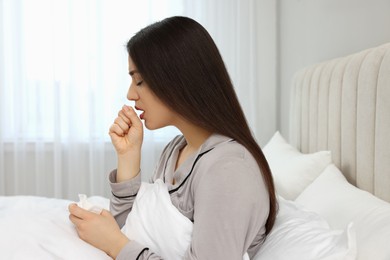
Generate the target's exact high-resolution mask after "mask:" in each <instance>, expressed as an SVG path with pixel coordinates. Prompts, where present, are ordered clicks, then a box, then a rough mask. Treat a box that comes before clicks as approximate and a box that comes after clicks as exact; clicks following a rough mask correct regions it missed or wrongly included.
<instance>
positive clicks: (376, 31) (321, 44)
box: [277, 0, 390, 137]
mask: <svg viewBox="0 0 390 260" xmlns="http://www.w3.org/2000/svg"><path fill="white" fill-rule="evenodd" d="M278 22H279V28H278V44H279V49H278V55H279V59H278V81H279V82H278V87H277V88H278V91H279V94H278V99H279V100H278V103H279V113H278V115H279V117H278V128H279V129H280V131H281V133H282V134H283V135H284V136H286V137H287V136H288V131H289V127H288V121H289V118H288V116H289V98H290V97H289V94H290V85H291V79H292V77H293V75H294V73H295V72H296V71H297V70H299V69H300V68H303V67H305V66H308V65H310V64H313V63H317V62H321V61H324V60H328V59H332V58H336V57H339V56H345V55H348V54H352V53H354V52H358V51H360V50H363V49H366V48H370V47H375V46H377V45H380V44H382V43H385V42H390V1H389V0H279V2H278Z"/></svg>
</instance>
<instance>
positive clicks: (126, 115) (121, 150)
mask: <svg viewBox="0 0 390 260" xmlns="http://www.w3.org/2000/svg"><path fill="white" fill-rule="evenodd" d="M109 135H110V137H111V142H112V144H113V145H114V147H115V150H116V152H117V153H118V155H123V154H126V153H128V152H130V151H132V150H140V149H141V146H142V141H143V125H142V122H141V120H140V119H139V118H138V116H137V114H136V113H135V111H134V109H133V108H132V107H130V106H126V105H124V106H123V107H122V109H121V110H120V111H119V113H118V117H117V118H116V119H115V120H114V123H113V124H112V125H111V127H110V131H109Z"/></svg>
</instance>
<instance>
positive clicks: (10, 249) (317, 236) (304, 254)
mask: <svg viewBox="0 0 390 260" xmlns="http://www.w3.org/2000/svg"><path fill="white" fill-rule="evenodd" d="M290 111H291V117H290V118H291V119H290V133H289V136H288V138H287V137H284V136H282V135H281V134H280V133H279V132H276V133H275V135H274V136H273V137H272V138H271V139H270V141H269V142H268V143H267V145H265V147H264V148H263V151H264V154H265V156H266V157H267V160H268V161H269V164H270V167H271V170H272V172H273V175H274V179H275V185H276V190H277V193H278V198H279V207H280V211H279V215H278V218H277V221H276V223H275V227H274V229H273V230H272V232H271V234H270V235H269V236H268V237H267V239H266V241H265V242H264V245H263V247H262V248H261V250H260V251H259V252H258V254H257V255H256V256H254V257H253V258H252V259H256V260H264V259H266V260H267V259H272V260H274V259H289V260H294V259H299V260H305V259H307V260H312V259H324V260H325V259H328V260H331V259H332V260H338V259H340V260H341V259H343V260H349V259H359V260H367V259H375V260H389V259H390V247H389V246H388V243H389V242H388V241H389V240H390V170H389V169H390V147H389V144H390V44H384V45H382V46H379V47H375V48H371V49H367V50H364V51H362V52H359V53H355V54H352V55H349V56H347V57H341V58H338V59H334V60H330V61H326V62H323V63H319V64H315V65H312V66H309V67H307V68H304V69H302V70H300V71H298V72H297V73H296V75H295V77H294V79H293V84H292V92H291V110H290ZM287 140H288V141H287ZM89 200H90V202H91V203H93V204H95V205H99V206H100V207H102V208H106V209H107V208H108V199H107V198H103V197H92V198H89ZM69 203H71V201H68V200H59V199H51V198H42V197H34V196H11V197H0V251H1V257H0V258H2V259H110V258H109V257H108V256H107V255H106V254H105V253H104V252H102V251H100V250H98V249H96V248H94V247H92V246H90V245H88V244H87V243H85V242H83V241H82V240H80V239H79V238H78V236H77V234H76V231H75V229H74V227H73V225H72V224H71V223H70V221H69V219H68V214H69V213H68V210H67V206H68V205H69Z"/></svg>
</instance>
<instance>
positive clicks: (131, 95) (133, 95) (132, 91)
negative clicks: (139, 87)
mask: <svg viewBox="0 0 390 260" xmlns="http://www.w3.org/2000/svg"><path fill="white" fill-rule="evenodd" d="M127 99H128V100H132V101H134V100H137V99H138V94H137V91H136V87H135V86H134V84H133V83H131V84H130V87H129V90H128V91H127Z"/></svg>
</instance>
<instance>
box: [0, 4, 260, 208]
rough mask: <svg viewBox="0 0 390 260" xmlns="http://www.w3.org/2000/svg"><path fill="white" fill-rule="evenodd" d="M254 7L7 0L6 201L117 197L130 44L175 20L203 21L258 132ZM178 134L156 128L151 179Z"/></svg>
mask: <svg viewBox="0 0 390 260" xmlns="http://www.w3.org/2000/svg"><path fill="white" fill-rule="evenodd" d="M253 3H254V0H251V1H248V0H246V1H239V0H234V1H233V0H226V1H214V2H213V1H189V0H187V1H185V0H149V1H130V0H116V1H109V0H100V1H99V0H89V1H88V0H81V1H80V0H57V1H51V0H34V1H29V0H18V1H14V0H0V23H1V25H0V195H39V196H49V197H57V198H66V199H74V200H75V199H77V194H79V193H85V194H88V195H102V196H109V193H110V191H109V186H108V184H107V175H108V173H109V172H110V170H112V169H113V168H115V166H116V156H115V152H114V149H113V147H112V145H111V142H110V139H109V136H108V128H109V126H110V125H111V123H112V122H113V119H114V118H115V117H116V114H117V111H118V110H119V109H120V108H121V106H122V105H123V104H131V102H129V101H127V100H126V93H127V88H128V85H129V82H130V79H129V77H128V74H127V54H126V50H125V47H124V45H125V43H126V41H127V40H128V39H129V38H130V37H131V36H132V35H133V34H134V33H135V32H136V31H138V30H139V29H140V28H142V27H144V26H145V25H147V24H149V23H151V22H153V21H156V20H160V19H162V18H165V17H168V16H172V15H187V16H190V17H193V18H195V19H197V20H198V21H199V22H201V23H202V24H203V25H204V26H205V27H206V28H207V29H208V30H209V31H210V33H211V34H212V36H213V37H214V38H215V40H216V42H217V44H218V46H219V48H220V49H221V52H222V55H223V56H224V58H225V62H226V64H227V66H228V68H229V71H230V73H231V75H232V78H233V81H234V83H235V84H236V86H237V92H238V94H239V97H240V99H242V100H244V102H243V105H244V109H245V111H246V113H247V115H248V119H249V121H250V122H251V124H252V125H254V126H255V125H256V122H255V121H256V120H257V119H256V113H257V112H256V110H257V107H256V105H255V104H256V95H257V87H256V62H255V58H254V57H253V56H252V55H253V53H255V48H256V46H255V43H256V40H255V37H254V36H253V35H255V32H254V27H253V19H254V9H253V5H254V4H253ZM221 7H223V8H221ZM251 24H252V25H251ZM244 50H245V51H244ZM176 134H178V131H177V130H175V129H173V128H164V129H161V130H157V131H153V132H150V131H147V130H146V132H145V139H144V140H145V141H144V147H143V154H142V166H141V167H142V171H143V173H144V175H143V178H144V179H147V178H148V177H149V176H150V175H151V174H152V171H153V169H154V165H155V163H156V161H157V160H158V157H159V154H160V153H161V151H162V149H163V147H164V146H165V144H166V143H167V142H168V141H169V140H170V139H171V138H172V137H173V136H175V135H176Z"/></svg>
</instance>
